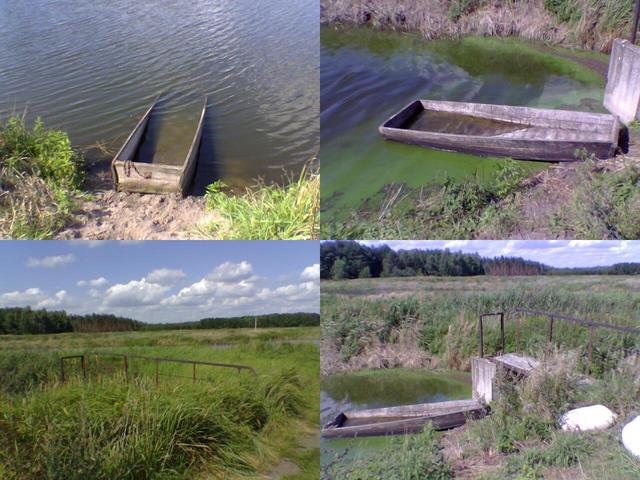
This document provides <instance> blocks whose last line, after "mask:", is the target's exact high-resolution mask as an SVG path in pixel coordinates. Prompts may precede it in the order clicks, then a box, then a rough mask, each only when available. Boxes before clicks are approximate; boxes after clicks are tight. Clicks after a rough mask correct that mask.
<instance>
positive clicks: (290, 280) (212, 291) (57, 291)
mask: <svg viewBox="0 0 640 480" xmlns="http://www.w3.org/2000/svg"><path fill="white" fill-rule="evenodd" d="M318 255H319V247H318V242H314V241H307V242H304V241H269V242H257V241H252V242H243V241H206V242H205V241H202V242H199V241H146V242H111V241H100V242H97V241H96V242H90V241H77V242H76V241H69V242H63V241H4V242H0V264H1V265H3V274H2V276H1V277H0V307H9V306H27V305H28V306H31V307H33V308H48V309H64V310H67V311H69V312H73V313H87V312H108V313H115V314H118V315H124V316H127V317H131V318H135V319H138V320H143V321H148V322H169V321H171V322H174V321H189V320H198V319H200V318H203V317H205V316H235V315H245V314H261V313H271V312H297V311H307V312H318V311H319V266H318Z"/></svg>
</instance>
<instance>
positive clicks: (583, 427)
mask: <svg viewBox="0 0 640 480" xmlns="http://www.w3.org/2000/svg"><path fill="white" fill-rule="evenodd" d="M615 421H616V414H615V413H613V412H612V411H611V410H609V409H608V408H607V407H605V406H604V405H591V406H590V407H582V408H576V409H575V410H569V411H568V412H567V413H565V414H564V415H562V417H560V427H561V428H562V430H565V431H569V432H586V431H588V430H605V429H607V428H609V427H610V426H611V425H613V423H614V422H615Z"/></svg>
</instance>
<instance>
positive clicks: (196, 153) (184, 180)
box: [179, 97, 207, 196]
mask: <svg viewBox="0 0 640 480" xmlns="http://www.w3.org/2000/svg"><path fill="white" fill-rule="evenodd" d="M206 113H207V97H204V106H203V107H202V113H201V114H200V120H199V121H198V127H197V128H196V134H195V137H194V139H193V142H192V143H191V147H189V152H188V153H187V158H186V159H185V161H184V165H183V166H182V174H181V175H180V180H179V184H180V187H179V188H180V192H181V193H182V195H183V196H184V195H186V192H187V189H188V187H189V185H191V181H192V180H193V175H194V174H195V172H196V166H197V164H198V160H199V157H200V143H201V141H202V129H203V127H204V121H205V116H206Z"/></svg>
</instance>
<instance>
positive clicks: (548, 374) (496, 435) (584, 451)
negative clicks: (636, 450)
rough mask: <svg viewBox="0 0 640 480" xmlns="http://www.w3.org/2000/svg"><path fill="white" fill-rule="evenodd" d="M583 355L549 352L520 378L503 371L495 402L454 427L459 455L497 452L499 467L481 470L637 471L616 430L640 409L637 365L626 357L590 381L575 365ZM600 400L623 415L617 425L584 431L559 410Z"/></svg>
mask: <svg viewBox="0 0 640 480" xmlns="http://www.w3.org/2000/svg"><path fill="white" fill-rule="evenodd" d="M578 358H579V352H576V351H563V352H560V351H556V352H551V353H548V354H546V355H545V356H543V358H542V363H541V368H540V369H538V370H536V371H534V373H533V374H532V376H531V377H529V378H527V379H525V380H523V381H521V382H519V383H516V384H513V383H512V382H510V381H505V380H504V379H503V380H502V381H501V382H500V383H499V384H498V388H499V392H500V396H499V398H498V400H496V401H494V402H493V403H492V404H491V410H492V414H491V415H490V416H488V417H486V418H484V419H482V420H478V421H474V422H470V423H468V426H467V429H466V430H465V431H464V432H458V433H455V434H452V436H453V437H454V438H455V439H456V440H455V441H456V442H457V443H458V446H459V448H460V450H461V451H463V452H465V453H464V454H463V456H465V457H466V458H458V459H456V460H457V461H459V462H461V463H462V464H464V463H473V462H474V461H480V462H482V461H483V460H482V459H483V458H486V457H487V456H492V455H495V454H498V459H497V460H498V461H497V462H495V461H494V469H493V470H492V471H491V473H490V474H488V475H487V476H486V477H483V478H496V479H514V478H518V479H537V478H548V479H561V478H585V479H586V478H589V479H595V478H635V477H634V475H635V476H637V475H638V473H639V472H640V464H638V462H637V460H635V459H633V458H632V457H631V455H629V454H628V453H627V452H626V451H625V450H624V448H623V447H622V445H621V443H620V439H619V433H618V432H619V429H620V427H621V424H624V423H626V421H628V420H629V419H630V418H633V416H635V414H637V412H638V410H639V409H640V402H639V400H638V398H639V397H638V393H639V392H640V384H639V383H638V380H637V378H638V373H640V372H639V371H638V365H637V364H634V363H633V362H629V361H625V362H622V363H620V364H619V365H618V366H615V367H613V368H611V369H610V370H609V371H608V372H607V374H606V375H605V376H603V377H601V378H599V379H595V380H592V381H591V382H589V383H585V382H582V381H581V380H582V376H581V375H580V374H579V373H578V368H579V364H578ZM622 379H624V380H622ZM621 380H622V381H621ZM596 403H602V404H604V405H606V406H608V407H609V408H611V409H612V410H614V412H616V413H617V414H618V415H619V418H618V424H617V425H616V426H615V427H614V428H612V429H609V430H608V431H606V432H584V433H577V432H571V433H566V432H563V431H561V430H559V428H558V423H557V419H558V418H559V416H560V415H561V414H562V413H564V412H566V411H567V410H568V409H571V408H576V407H579V406H584V405H593V404H596ZM492 452H493V453H492Z"/></svg>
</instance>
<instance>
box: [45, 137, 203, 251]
mask: <svg viewBox="0 0 640 480" xmlns="http://www.w3.org/2000/svg"><path fill="white" fill-rule="evenodd" d="M84 155H85V158H86V159H87V164H88V172H87V179H86V181H85V187H84V188H85V191H86V192H87V194H88V195H87V198H86V199H85V200H84V201H82V202H81V204H80V205H79V208H78V210H77V211H76V212H75V219H74V221H73V222H72V223H70V224H69V225H68V226H67V227H66V228H65V229H64V230H63V231H61V232H60V233H59V234H58V235H57V237H56V238H58V239H66V240H69V239H91V240H167V239H191V238H200V236H199V235H198V233H197V231H196V230H197V225H198V224H199V223H201V222H203V221H205V220H209V219H212V217H211V215H210V214H209V213H208V212H206V210H205V201H204V198H203V197H186V198H182V197H181V196H180V195H178V194H170V195H147V194H139V193H127V192H116V191H114V189H113V184H112V180H111V171H110V167H109V165H110V163H109V158H107V156H106V155H105V153H104V152H103V151H98V150H97V149H92V150H88V151H86V152H85V153H84Z"/></svg>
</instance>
